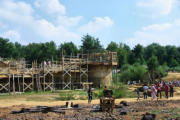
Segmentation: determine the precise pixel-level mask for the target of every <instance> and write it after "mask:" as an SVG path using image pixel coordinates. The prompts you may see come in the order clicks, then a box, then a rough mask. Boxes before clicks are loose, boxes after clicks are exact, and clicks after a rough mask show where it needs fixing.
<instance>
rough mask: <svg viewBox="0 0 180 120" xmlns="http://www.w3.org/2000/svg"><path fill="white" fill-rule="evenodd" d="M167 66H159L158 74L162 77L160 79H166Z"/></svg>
mask: <svg viewBox="0 0 180 120" xmlns="http://www.w3.org/2000/svg"><path fill="white" fill-rule="evenodd" d="M165 67H166V66H159V67H158V68H157V70H156V71H157V72H158V73H159V75H160V77H164V76H166V75H167V74H168V73H167V72H166V68H165Z"/></svg>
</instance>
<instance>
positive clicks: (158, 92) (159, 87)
mask: <svg viewBox="0 0 180 120" xmlns="http://www.w3.org/2000/svg"><path fill="white" fill-rule="evenodd" d="M161 89H162V84H161V83H160V82H159V83H158V84H157V98H159V97H160V99H161V98H162V95H161Z"/></svg>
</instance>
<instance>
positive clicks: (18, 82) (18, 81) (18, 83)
mask: <svg viewBox="0 0 180 120" xmlns="http://www.w3.org/2000/svg"><path fill="white" fill-rule="evenodd" d="M18 88H19V92H21V88H20V83H19V76H18Z"/></svg>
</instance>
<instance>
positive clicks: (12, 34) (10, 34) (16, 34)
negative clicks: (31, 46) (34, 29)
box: [0, 30, 21, 42]
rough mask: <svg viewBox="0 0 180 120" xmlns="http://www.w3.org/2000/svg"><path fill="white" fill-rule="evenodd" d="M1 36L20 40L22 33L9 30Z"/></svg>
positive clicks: (0, 34)
mask: <svg viewBox="0 0 180 120" xmlns="http://www.w3.org/2000/svg"><path fill="white" fill-rule="evenodd" d="M0 36H1V37H3V38H8V39H11V40H13V41H14V42H15V41H18V42H20V38H21V35H20V34H19V32H17V31H15V30H9V31H7V32H3V33H0Z"/></svg>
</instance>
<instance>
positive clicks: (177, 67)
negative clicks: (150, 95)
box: [172, 66, 180, 72]
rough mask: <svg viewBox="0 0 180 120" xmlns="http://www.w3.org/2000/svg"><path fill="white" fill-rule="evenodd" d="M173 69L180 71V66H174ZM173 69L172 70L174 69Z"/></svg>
mask: <svg viewBox="0 0 180 120" xmlns="http://www.w3.org/2000/svg"><path fill="white" fill-rule="evenodd" d="M173 70H174V71H176V72H180V66H176V67H174V68H173ZM173 70H172V71H173Z"/></svg>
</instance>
